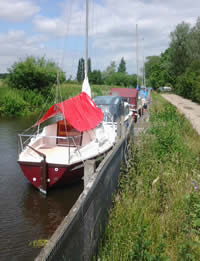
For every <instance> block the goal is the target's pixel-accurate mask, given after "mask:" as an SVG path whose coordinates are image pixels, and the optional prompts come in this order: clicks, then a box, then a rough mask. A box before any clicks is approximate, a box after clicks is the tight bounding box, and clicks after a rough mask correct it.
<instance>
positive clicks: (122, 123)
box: [121, 115, 126, 138]
mask: <svg viewBox="0 0 200 261" xmlns="http://www.w3.org/2000/svg"><path fill="white" fill-rule="evenodd" d="M124 119H125V117H124V115H122V116H121V137H122V138H124V136H125V130H126V127H125V121H124Z"/></svg>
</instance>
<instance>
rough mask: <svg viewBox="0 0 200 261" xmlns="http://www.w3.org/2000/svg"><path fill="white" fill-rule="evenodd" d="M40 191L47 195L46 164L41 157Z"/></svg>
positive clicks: (44, 159)
mask: <svg viewBox="0 0 200 261" xmlns="http://www.w3.org/2000/svg"><path fill="white" fill-rule="evenodd" d="M40 191H41V192H42V193H44V194H46V193H47V163H46V156H45V157H43V160H42V162H41V166H40Z"/></svg>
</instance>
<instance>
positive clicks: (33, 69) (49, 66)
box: [7, 56, 65, 93]
mask: <svg viewBox="0 0 200 261" xmlns="http://www.w3.org/2000/svg"><path fill="white" fill-rule="evenodd" d="M8 71H9V75H8V78H7V82H8V84H9V86H11V87H13V88H17V89H28V90H37V91H40V92H42V93H47V91H48V90H49V87H51V86H52V85H53V84H55V83H56V79H57V74H59V80H60V82H63V81H64V80H65V75H64V73H63V72H62V71H61V69H60V68H59V67H58V66H57V65H56V64H55V63H54V62H52V61H48V60H46V59H45V58H44V57H42V58H34V57H33V56H30V57H27V58H26V60H25V61H20V62H17V63H14V64H13V65H12V67H11V68H9V70H8Z"/></svg>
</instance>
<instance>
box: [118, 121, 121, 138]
mask: <svg viewBox="0 0 200 261" xmlns="http://www.w3.org/2000/svg"><path fill="white" fill-rule="evenodd" d="M120 138H121V123H120V120H118V121H117V142H118V141H119V140H120Z"/></svg>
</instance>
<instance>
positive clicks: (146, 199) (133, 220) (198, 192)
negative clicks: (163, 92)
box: [98, 94, 200, 261]
mask: <svg viewBox="0 0 200 261" xmlns="http://www.w3.org/2000/svg"><path fill="white" fill-rule="evenodd" d="M131 150H132V152H129V160H128V167H127V168H126V169H125V173H124V171H123V175H121V179H120V189H119V192H118V195H117V196H116V197H115V199H114V207H113V209H112V210H111V212H110V218H109V223H108V225H107V227H106V232H105V236H104V238H103V240H102V246H101V247H100V250H99V256H98V260H99V261H103V260H106V261H108V260H116V261H117V260H123V261H126V260H148V261H150V260H151V261H152V260H155V261H157V260H173V261H174V260H200V175H199V174H200V137H199V136H198V134H197V133H196V132H195V131H194V130H193V129H192V127H191V125H190V123H189V122H188V121H187V120H186V119H185V118H184V116H183V115H180V114H179V113H178V112H177V110H176V109H175V107H173V106H172V105H170V104H168V103H167V102H166V101H165V100H164V99H163V98H162V97H161V96H160V95H157V94H156V95H155V94H154V95H153V106H152V107H151V111H150V127H149V129H148V131H147V133H146V134H145V135H143V136H141V139H140V143H138V144H136V145H134V146H133V145H132V146H131ZM123 169H124V168H123Z"/></svg>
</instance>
